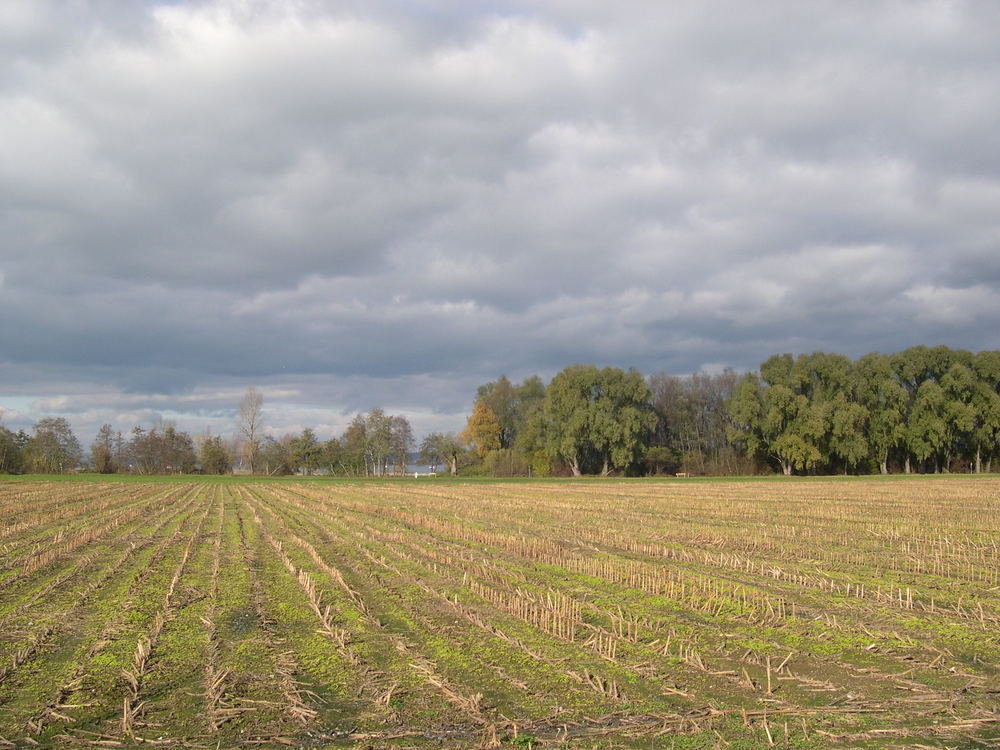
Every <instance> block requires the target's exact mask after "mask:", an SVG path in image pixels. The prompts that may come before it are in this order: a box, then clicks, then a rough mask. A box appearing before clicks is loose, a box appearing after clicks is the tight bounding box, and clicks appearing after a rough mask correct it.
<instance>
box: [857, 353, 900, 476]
mask: <svg viewBox="0 0 1000 750" xmlns="http://www.w3.org/2000/svg"><path fill="white" fill-rule="evenodd" d="M854 388H855V390H856V392H857V394H858V403H860V404H861V405H862V406H863V407H864V408H865V410H866V412H867V416H866V429H865V438H866V440H867V441H868V446H869V448H870V450H871V452H872V457H873V458H874V460H875V461H876V462H877V463H878V466H879V471H881V473H883V474H888V473H889V456H890V454H891V453H892V451H894V450H896V449H897V448H899V446H900V445H901V444H902V442H903V438H904V436H905V433H906V425H905V417H906V413H907V410H908V409H907V402H908V399H909V397H908V394H907V392H906V389H905V388H904V387H903V386H902V384H901V383H900V381H899V379H898V377H897V375H896V372H895V371H894V370H893V366H892V362H891V361H890V359H889V357H887V356H886V355H884V354H874V353H873V354H866V355H865V356H863V357H861V359H859V360H858V362H857V364H856V365H855V367H854Z"/></svg>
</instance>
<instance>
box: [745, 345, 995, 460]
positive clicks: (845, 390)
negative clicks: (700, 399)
mask: <svg viewBox="0 0 1000 750" xmlns="http://www.w3.org/2000/svg"><path fill="white" fill-rule="evenodd" d="M729 412H730V415H731V421H732V424H731V428H730V437H731V438H732V440H733V442H734V444H736V445H738V446H741V447H743V448H744V449H745V450H746V451H747V452H749V453H751V454H753V455H756V456H760V457H761V458H763V459H765V460H767V461H769V462H772V463H773V464H775V465H776V466H777V467H778V468H780V470H781V471H782V472H783V473H785V474H791V473H793V472H794V471H806V472H824V473H828V472H835V471H843V472H845V473H848V472H874V471H880V472H881V473H883V474H885V473H888V472H890V471H891V470H893V469H895V470H899V471H904V472H906V473H909V472H911V471H913V470H919V471H923V472H930V471H935V472H937V471H942V470H945V471H951V470H956V469H958V470H972V471H975V472H977V473H979V472H982V471H983V470H984V468H985V470H986V471H989V470H990V469H991V468H992V462H993V459H994V458H995V457H996V455H997V453H998V452H1000V352H996V351H983V352H978V353H976V354H973V353H970V352H967V351H963V350H954V349H949V348H947V347H944V346H939V347H923V346H921V347H913V348H911V349H907V350H905V351H902V352H899V353H897V354H892V355H884V354H868V355H865V356H864V357H861V358H860V359H858V360H857V361H851V360H849V359H848V358H846V357H844V356H842V355H839V354H824V353H822V352H817V353H815V354H808V355H801V356H799V357H796V358H793V357H792V356H791V355H790V354H783V355H776V356H773V357H771V358H770V359H768V360H767V361H766V362H764V364H763V365H761V368H760V374H759V375H756V374H751V375H748V376H746V377H745V378H743V379H742V380H741V381H740V382H739V384H738V385H737V387H736V390H735V392H734V393H733V396H732V399H731V402H730V406H729Z"/></svg>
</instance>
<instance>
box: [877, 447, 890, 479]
mask: <svg viewBox="0 0 1000 750" xmlns="http://www.w3.org/2000/svg"><path fill="white" fill-rule="evenodd" d="M878 468H879V471H881V472H882V473H883V474H888V473H889V451H886V452H885V453H883V454H882V460H881V461H879V464H878Z"/></svg>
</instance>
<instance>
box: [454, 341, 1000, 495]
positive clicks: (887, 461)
mask: <svg viewBox="0 0 1000 750" xmlns="http://www.w3.org/2000/svg"><path fill="white" fill-rule="evenodd" d="M459 437H460V438H462V439H463V440H464V441H465V442H466V443H468V444H471V445H473V446H474V447H475V450H476V452H477V454H478V455H479V457H480V458H481V459H482V461H483V465H484V467H485V469H486V470H488V471H492V472H493V473H494V474H498V473H499V474H502V473H508V472H510V473H529V472H534V473H536V474H543V473H550V472H556V473H562V472H565V473H569V474H573V475H578V474H580V473H594V474H596V473H599V474H602V475H606V474H608V473H610V472H611V471H615V472H619V473H628V474H642V473H650V474H656V473H674V472H683V473H692V474H748V473H756V472H760V471H780V472H782V473H784V474H792V473H795V472H803V473H835V472H844V473H871V472H882V473H889V472H890V471H902V472H906V473H909V472H911V471H921V472H931V471H935V472H936V471H956V470H959V471H975V472H977V473H978V472H982V471H984V470H985V471H989V470H990V469H991V468H992V462H993V459H994V458H995V457H996V456H997V455H998V453H1000V352H996V351H982V352H978V353H971V352H968V351H964V350H954V349H950V348H948V347H944V346H938V347H925V346H918V347H912V348H910V349H906V350H904V351H902V352H898V353H896V354H889V355H886V354H867V355H865V356H863V357H861V358H860V359H858V360H856V361H855V360H851V359H849V358H848V357H845V356H843V355H841V354H828V353H825V352H816V353H813V354H803V355H800V356H798V357H793V356H792V355H791V354H780V355H775V356H773V357H771V358H769V359H768V360H767V361H765V362H764V363H763V364H762V365H761V367H760V371H759V373H749V374H746V375H739V374H737V373H735V372H733V371H731V370H726V371H724V372H722V373H719V374H717V375H708V374H701V373H699V374H695V375H692V376H689V377H677V376H672V375H667V374H665V373H656V374H654V375H652V376H650V377H649V378H647V379H644V378H642V376H641V375H639V373H637V372H636V371H634V370H629V371H627V372H626V371H623V370H619V369H617V368H604V369H603V370H599V369H597V368H596V367H593V366H587V365H574V366H572V367H567V368H566V369H564V370H563V371H562V372H560V373H559V374H558V375H556V376H555V377H554V378H553V379H552V382H551V383H549V385H548V387H545V386H544V385H543V384H542V383H541V381H539V380H538V379H537V378H530V379H529V380H527V381H525V382H524V383H522V384H520V385H514V384H512V383H510V382H509V381H508V380H507V379H506V378H504V377H502V378H500V379H499V380H497V381H495V382H492V383H487V384H486V385H484V386H482V387H481V388H480V389H479V391H478V393H477V397H476V401H475V404H474V406H473V410H472V414H471V415H470V417H469V419H468V423H467V425H466V429H465V431H464V432H463V433H462V435H461V436H459Z"/></svg>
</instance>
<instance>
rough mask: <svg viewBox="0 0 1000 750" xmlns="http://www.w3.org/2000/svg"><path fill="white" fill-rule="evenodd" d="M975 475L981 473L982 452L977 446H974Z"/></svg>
mask: <svg viewBox="0 0 1000 750" xmlns="http://www.w3.org/2000/svg"><path fill="white" fill-rule="evenodd" d="M976 473H977V474H982V473H983V451H982V448H980V446H979V444H978V443H977V444H976Z"/></svg>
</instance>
